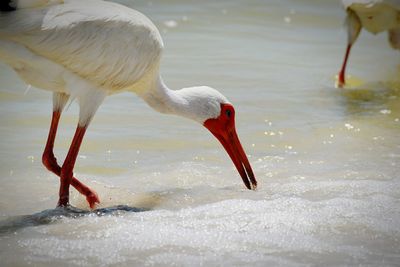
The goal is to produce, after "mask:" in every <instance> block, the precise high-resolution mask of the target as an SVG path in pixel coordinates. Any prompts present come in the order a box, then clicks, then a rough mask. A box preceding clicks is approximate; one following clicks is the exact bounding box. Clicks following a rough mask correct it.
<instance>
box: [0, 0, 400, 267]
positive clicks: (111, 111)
mask: <svg viewBox="0 0 400 267" xmlns="http://www.w3.org/2000/svg"><path fill="white" fill-rule="evenodd" d="M118 2H121V3H124V4H126V5H129V6H131V7H134V8H136V9H138V10H139V11H141V12H143V13H145V14H146V15H147V16H148V17H150V18H151V19H152V20H153V21H154V23H155V24H156V25H157V27H158V28H159V29H160V32H161V33H162V36H163V38H164V42H165V53H164V57H163V60H162V74H163V77H164V79H165V81H166V82H167V83H168V84H169V86H170V87H171V88H175V89H179V88H181V87H186V86H191V85H209V86H212V87H215V88H217V89H218V90H220V91H221V92H222V93H223V94H224V95H226V96H227V97H228V98H229V99H230V101H231V102H232V103H233V104H234V105H235V107H236V112H237V118H236V121H237V128H238V133H239V136H240V138H241V140H242V144H243V146H244V147H245V149H246V152H247V153H248V155H249V159H250V161H251V163H252V166H253V168H254V172H255V174H256V176H257V178H258V181H259V189H258V190H257V191H256V192H252V191H247V190H245V188H244V186H243V184H242V181H241V178H240V177H239V175H238V174H237V172H236V170H235V169H234V166H233V164H232V163H231V161H230V160H229V158H228V156H227V155H226V153H225V152H224V151H223V149H222V147H221V146H220V144H219V143H218V142H217V141H216V140H214V138H213V137H212V136H211V134H209V133H208V132H207V130H206V129H203V128H202V127H201V126H200V125H198V124H196V123H194V122H191V121H188V120H185V119H182V118H178V117H171V116H166V115H161V114H158V113H157V112H155V111H153V110H152V109H151V108H149V107H148V106H147V105H146V104H145V103H144V102H143V101H142V100H140V99H139V98H137V97H136V96H135V95H132V94H128V93H124V94H119V95H114V96H111V97H109V98H107V99H106V100H105V102H104V104H103V105H102V106H101V108H100V109H99V111H98V112H97V114H96V117H95V118H94V120H93V122H92V124H91V125H90V128H89V131H88V133H87V136H86V138H85V140H84V143H83V146H82V149H81V153H80V156H79V158H78V161H77V164H76V169H75V174H76V176H77V177H78V178H79V179H80V180H82V181H84V182H85V183H87V184H88V185H90V186H92V187H93V188H95V189H96V190H97V192H98V193H99V196H100V198H101V200H102V204H101V205H100V206H99V207H98V208H99V209H100V210H96V211H93V212H89V211H88V207H87V204H86V203H85V199H84V198H83V197H81V196H79V195H78V194H77V193H75V192H73V193H72V201H71V202H72V205H73V206H74V207H76V208H71V209H68V210H59V209H54V207H55V204H56V203H57V192H58V178H57V177H55V176H54V175H53V174H51V173H49V172H47V171H46V170H45V168H44V167H43V166H42V165H41V153H42V151H43V148H44V144H45V141H46V137H47V131H48V127H49V122H50V119H51V109H52V103H51V95H50V94H49V93H48V92H45V91H41V90H37V89H35V88H31V89H29V88H27V86H26V85H25V84H23V83H22V82H21V81H20V80H19V79H18V77H17V76H16V75H15V74H14V72H13V71H12V70H10V69H9V68H8V67H7V66H5V65H0V81H1V85H0V112H1V114H2V116H1V117H0V133H1V140H2V141H1V142H0V166H1V167H0V181H1V187H0V258H1V262H2V265H4V266H26V265H33V266H55V265H57V266H106V265H109V266H134V265H137V266H147V265H151V266H171V265H172V266H174V265H176V266H200V265H204V266H221V265H224V266H231V265H233V266H243V265H248V266H267V265H274V266H303V265H304V266H337V265H360V264H361V265H371V266H398V264H399V262H400V227H399V225H400V177H399V166H400V139H399V133H400V85H399V78H398V77H399V76H400V75H399V62H400V61H399V59H400V55H399V53H398V52H396V51H393V50H391V49H390V47H389V45H388V43H387V36H386V34H380V35H377V36H373V35H371V34H369V33H367V32H362V34H361V36H360V39H359V40H358V42H357V43H356V45H355V46H354V49H353V51H352V54H351V57H350V62H349V66H348V73H349V74H351V75H352V76H353V77H354V78H353V81H354V82H353V86H351V87H350V88H346V89H345V90H340V89H337V88H335V87H334V82H335V78H334V76H335V74H336V73H337V72H338V70H339V67H340V65H341V61H342V58H343V54H344V49H345V39H346V32H345V30H344V29H343V27H342V24H343V20H344V12H343V10H342V9H341V7H340V3H339V2H338V1H311V0H302V1H288V0H287V1H282V0H281V1H278V0H276V1H256V0H253V1H239V0H234V1H181V0H175V1H168V3H167V2H166V1H151V2H148V1H128V0H124V1H118ZM357 79H358V80H360V82H357V81H356V80H357ZM77 113H78V109H77V105H76V103H72V104H71V106H70V107H69V108H68V110H67V111H66V112H65V113H64V114H63V117H62V121H61V125H60V129H59V134H58V138H57V141H56V148H55V153H56V155H57V157H58V158H60V161H61V162H62V159H63V158H64V157H65V154H66V152H67V150H68V147H69V144H70V141H71V138H72V135H73V132H74V130H75V125H76V122H77Z"/></svg>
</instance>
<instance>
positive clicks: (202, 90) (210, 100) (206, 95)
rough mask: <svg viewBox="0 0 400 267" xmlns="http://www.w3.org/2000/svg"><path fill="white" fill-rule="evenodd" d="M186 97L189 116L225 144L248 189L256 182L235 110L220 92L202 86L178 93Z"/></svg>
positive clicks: (253, 187) (254, 187)
mask: <svg viewBox="0 0 400 267" xmlns="http://www.w3.org/2000/svg"><path fill="white" fill-rule="evenodd" d="M179 91H180V93H181V96H183V97H184V98H185V100H186V101H185V102H186V104H187V105H188V109H189V110H190V113H189V114H187V117H190V118H192V119H194V120H196V121H198V122H200V123H201V124H202V125H203V126H204V127H206V128H207V129H208V130H209V131H210V132H211V133H212V134H213V135H214V136H215V137H216V138H217V139H218V141H219V142H220V143H221V144H222V145H223V147H224V148H225V150H226V152H227V153H228V154H229V156H230V158H231V159H232V161H233V163H234V164H235V167H236V169H237V170H238V172H239V174H240V176H241V177H242V179H243V182H244V184H245V185H246V187H247V188H248V189H253V190H254V189H256V187H257V181H256V178H255V176H254V173H253V170H252V168H251V165H250V163H249V160H248V158H247V156H246V153H245V152H244V149H243V147H242V145H241V143H240V140H239V137H238V135H237V133H236V127H235V109H234V107H233V105H232V104H231V103H229V101H228V100H227V99H226V98H225V97H224V96H223V95H222V94H221V93H219V92H218V91H217V90H215V89H213V88H210V87H206V86H201V87H191V88H185V89H182V90H179Z"/></svg>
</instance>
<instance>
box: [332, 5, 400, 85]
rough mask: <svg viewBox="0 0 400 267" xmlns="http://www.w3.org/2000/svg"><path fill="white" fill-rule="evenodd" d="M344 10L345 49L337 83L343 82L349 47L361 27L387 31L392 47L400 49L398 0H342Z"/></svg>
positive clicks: (369, 29) (376, 31)
mask: <svg viewBox="0 0 400 267" xmlns="http://www.w3.org/2000/svg"><path fill="white" fill-rule="evenodd" d="M343 6H344V8H345V10H346V13H347V17H346V24H347V31H348V37H347V50H346V54H345V57H344V61H343V65H342V68H341V70H340V72H339V85H340V86H343V85H344V84H345V70H346V65H347V60H348V57H349V54H350V49H351V47H352V46H353V44H354V43H355V41H356V40H357V38H358V35H359V34H360V31H361V29H362V28H364V29H365V30H367V31H368V32H370V33H372V34H377V33H380V32H383V31H387V32H388V39H389V43H390V45H391V46H392V48H393V49H399V50H400V0H343Z"/></svg>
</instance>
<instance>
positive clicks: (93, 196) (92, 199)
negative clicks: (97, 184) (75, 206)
mask: <svg viewBox="0 0 400 267" xmlns="http://www.w3.org/2000/svg"><path fill="white" fill-rule="evenodd" d="M86 200H87V202H88V203H89V206H90V208H91V209H94V208H95V207H96V203H97V204H99V203H100V199H99V197H98V196H97V193H96V192H94V191H91V192H90V193H89V194H87V195H86Z"/></svg>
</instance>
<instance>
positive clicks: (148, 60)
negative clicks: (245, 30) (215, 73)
mask: <svg viewBox="0 0 400 267" xmlns="http://www.w3.org/2000/svg"><path fill="white" fill-rule="evenodd" d="M17 7H18V9H17V10H16V11H13V12H6V13H1V14H0V60H2V61H4V62H6V63H7V64H9V65H10V66H11V67H12V68H14V70H15V71H16V72H17V73H18V74H19V76H20V77H21V78H22V79H23V80H24V81H25V82H27V83H28V84H32V85H33V86H35V87H38V88H42V89H46V90H50V91H54V92H56V93H63V94H66V95H70V96H71V97H70V99H75V98H76V99H77V100H78V102H79V105H80V109H81V112H80V120H79V124H80V125H85V124H88V123H89V122H90V120H91V118H92V117H93V115H94V113H95V112H96V110H97V108H98V106H99V105H100V104H101V102H102V101H103V99H104V97H105V96H106V95H107V94H113V93H116V92H120V91H133V92H135V93H137V94H138V95H139V96H141V97H142V98H143V99H144V100H145V101H146V102H147V103H149V105H150V106H152V107H154V108H155V109H157V110H158V111H161V112H165V113H174V114H178V115H181V116H184V117H187V118H190V119H194V120H196V121H198V122H201V123H203V122H204V121H205V120H206V119H208V118H215V117H217V116H218V115H219V112H220V104H221V103H225V102H228V101H227V99H226V98H225V97H224V96H222V95H221V94H220V93H219V92H217V91H216V90H214V89H212V88H210V87H196V88H185V89H182V90H178V91H172V90H170V89H168V87H166V86H165V84H164V83H163V82H162V79H161V77H160V76H159V65H160V59H161V54H162V50H163V42H162V39H161V36H160V33H159V31H158V30H157V28H156V27H155V26H154V24H153V23H152V22H151V21H150V20H149V19H148V18H147V17H146V16H144V15H143V14H141V13H139V12H138V11H135V10H133V9H129V8H127V7H125V6H122V5H119V4H116V3H111V2H105V1H100V0H65V1H56V0H55V1H45V0H42V1H40V0H36V1H28V0H24V1H23V0H21V1H18V2H17ZM30 7H35V8H30ZM62 104H63V105H64V103H62ZM55 106H58V104H57V103H56V104H55Z"/></svg>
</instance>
